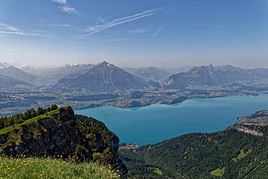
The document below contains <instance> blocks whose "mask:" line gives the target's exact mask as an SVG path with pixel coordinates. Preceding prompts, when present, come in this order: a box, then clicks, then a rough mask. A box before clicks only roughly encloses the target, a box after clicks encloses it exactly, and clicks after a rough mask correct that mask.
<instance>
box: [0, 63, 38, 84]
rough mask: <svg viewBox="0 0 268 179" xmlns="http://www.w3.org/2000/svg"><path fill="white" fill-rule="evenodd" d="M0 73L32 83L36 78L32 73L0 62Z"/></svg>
mask: <svg viewBox="0 0 268 179" xmlns="http://www.w3.org/2000/svg"><path fill="white" fill-rule="evenodd" d="M0 75H5V76H9V77H11V78H14V79H16V80H20V81H24V82H27V83H32V82H33V81H34V80H36V77H35V76H34V75H32V74H30V73H27V72H25V71H23V70H21V69H19V68H17V67H15V66H12V65H9V64H7V63H0Z"/></svg>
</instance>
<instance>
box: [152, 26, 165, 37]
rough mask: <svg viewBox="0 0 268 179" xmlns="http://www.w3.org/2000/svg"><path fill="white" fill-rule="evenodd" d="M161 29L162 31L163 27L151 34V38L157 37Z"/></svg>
mask: <svg viewBox="0 0 268 179" xmlns="http://www.w3.org/2000/svg"><path fill="white" fill-rule="evenodd" d="M163 29H164V26H162V27H159V28H158V29H157V30H156V31H155V32H154V33H153V37H157V36H158V35H159V34H160V32H161V31H162V30H163Z"/></svg>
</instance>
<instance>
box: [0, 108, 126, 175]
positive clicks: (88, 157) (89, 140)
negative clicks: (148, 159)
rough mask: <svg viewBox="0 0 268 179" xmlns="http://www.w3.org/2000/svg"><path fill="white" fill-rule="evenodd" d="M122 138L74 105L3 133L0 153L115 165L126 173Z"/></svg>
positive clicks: (0, 139) (0, 140)
mask: <svg viewBox="0 0 268 179" xmlns="http://www.w3.org/2000/svg"><path fill="white" fill-rule="evenodd" d="M118 148H119V139H118V137H117V136H116V135H115V134H113V133H112V132H110V131H109V130H108V129H107V128H106V127H105V125H104V124H103V123H101V122H99V121H97V120H95V119H93V118H87V117H85V116H78V115H75V114H74V112H73V110H72V108H71V107H65V108H60V109H59V110H58V112H55V113H54V114H51V115H49V116H48V117H45V118H42V119H39V120H37V121H36V122H34V123H31V124H29V125H23V126H21V127H20V128H18V129H15V130H13V131H11V132H8V133H6V134H3V135H1V136H0V154H1V155H7V156H12V157H16V156H26V157H30V156H51V157H62V158H66V159H68V158H71V159H73V160H76V161H81V162H83V161H93V162H98V163H101V164H108V165H112V166H113V167H114V168H115V169H117V170H119V171H120V172H121V174H123V175H125V174H126V173H127V170H126V167H125V166H124V165H123V163H122V162H121V160H120V159H119V156H118Z"/></svg>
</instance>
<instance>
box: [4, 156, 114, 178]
mask: <svg viewBox="0 0 268 179" xmlns="http://www.w3.org/2000/svg"><path fill="white" fill-rule="evenodd" d="M0 178H27V179H36V178H40V179H42V178H46V179H47V178H89V179H117V178H119V176H118V174H117V173H116V172H113V171H112V170H111V169H110V168H107V167H103V166H99V165H96V164H91V163H81V164H77V163H72V162H66V161H63V160H56V159H50V158H46V159H40V158H25V159H9V158H4V157H0Z"/></svg>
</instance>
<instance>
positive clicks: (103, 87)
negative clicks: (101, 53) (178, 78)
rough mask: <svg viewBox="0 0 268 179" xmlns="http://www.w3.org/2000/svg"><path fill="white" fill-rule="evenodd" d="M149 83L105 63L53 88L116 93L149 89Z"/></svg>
mask: <svg viewBox="0 0 268 179" xmlns="http://www.w3.org/2000/svg"><path fill="white" fill-rule="evenodd" d="M150 87H151V85H150V83H149V82H147V81H145V80H144V79H142V78H140V77H137V76H135V75H133V74H131V73H128V72H126V71H125V70H123V69H121V68H119V67H116V66H114V65H112V64H109V63H107V62H102V63H99V64H97V65H95V66H94V67H92V68H91V69H90V70H89V71H88V72H86V73H84V74H81V75H77V76H76V75H75V76H68V77H65V78H63V79H61V80H60V81H59V82H58V83H57V84H56V85H55V86H54V89H57V90H85V91H94V92H98V91H102V92H103V91H110V92H111V91H118V90H130V89H146V88H150Z"/></svg>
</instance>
